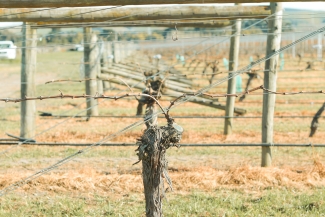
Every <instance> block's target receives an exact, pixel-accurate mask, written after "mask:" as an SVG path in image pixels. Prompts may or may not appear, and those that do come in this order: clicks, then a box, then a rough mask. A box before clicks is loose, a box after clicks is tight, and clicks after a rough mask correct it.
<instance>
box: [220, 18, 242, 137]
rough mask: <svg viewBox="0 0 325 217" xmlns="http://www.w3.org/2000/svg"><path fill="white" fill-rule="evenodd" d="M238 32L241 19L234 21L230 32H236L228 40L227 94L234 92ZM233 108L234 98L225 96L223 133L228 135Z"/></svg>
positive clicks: (238, 42) (238, 43)
mask: <svg viewBox="0 0 325 217" xmlns="http://www.w3.org/2000/svg"><path fill="white" fill-rule="evenodd" d="M240 32H241V19H237V20H235V21H234V25H233V26H232V34H236V35H235V36H234V37H232V38H231V41H230V52H229V63H230V64H229V77H230V79H229V80H228V88H227V93H228V94H235V93H236V77H233V78H231V77H232V76H233V73H234V71H236V70H237V67H238V55H239V46H240ZM234 108H235V98H234V97H227V102H226V118H225V126H224V135H229V134H231V133H232V126H233V118H231V117H232V116H234Z"/></svg>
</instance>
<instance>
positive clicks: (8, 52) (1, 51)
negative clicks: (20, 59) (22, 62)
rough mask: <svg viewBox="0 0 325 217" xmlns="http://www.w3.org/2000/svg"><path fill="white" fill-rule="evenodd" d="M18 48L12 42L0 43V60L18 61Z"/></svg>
mask: <svg viewBox="0 0 325 217" xmlns="http://www.w3.org/2000/svg"><path fill="white" fill-rule="evenodd" d="M16 48H17V46H15V45H14V43H13V42H12V41H0V58H2V59H16Z"/></svg>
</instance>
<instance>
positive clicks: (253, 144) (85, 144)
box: [0, 139, 325, 148]
mask: <svg viewBox="0 0 325 217" xmlns="http://www.w3.org/2000/svg"><path fill="white" fill-rule="evenodd" d="M0 141H2V140H1V139H0ZM17 143H18V142H12V141H8V142H0V145H14V144H17ZM25 145H29V146H33V145H34V146H35V145H38V146H77V147H78V146H82V147H86V146H89V145H92V143H60V142H35V143H25ZM179 145H180V146H181V147H243V146H245V147H261V146H262V147H265V146H275V147H320V148H324V147H325V144H269V143H252V144H247V143H242V144H239V143H232V144H204V143H203V144H198V143H192V144H191V143H184V144H182V143H180V144H179ZM101 146H106V147H129V146H138V145H137V144H135V143H125V142H121V143H102V144H101Z"/></svg>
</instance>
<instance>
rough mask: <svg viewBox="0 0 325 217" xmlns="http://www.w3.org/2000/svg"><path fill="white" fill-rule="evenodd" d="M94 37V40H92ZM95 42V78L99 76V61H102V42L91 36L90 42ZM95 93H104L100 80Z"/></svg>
mask: <svg viewBox="0 0 325 217" xmlns="http://www.w3.org/2000/svg"><path fill="white" fill-rule="evenodd" d="M93 37H94V38H93ZM93 40H94V41H95V43H96V44H95V47H94V56H95V62H94V67H95V70H96V73H97V77H98V76H100V75H101V73H102V71H101V69H102V68H101V59H102V53H103V49H104V47H103V41H102V40H98V39H97V36H96V35H95V34H94V35H92V39H91V41H93ZM97 91H98V93H99V94H103V93H104V85H103V81H102V80H99V79H98V80H97Z"/></svg>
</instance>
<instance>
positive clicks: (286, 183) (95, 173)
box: [0, 156, 325, 195]
mask: <svg viewBox="0 0 325 217" xmlns="http://www.w3.org/2000/svg"><path fill="white" fill-rule="evenodd" d="M169 171H170V172H169V173H170V177H171V179H172V180H173V186H174V190H175V191H177V192H178V193H182V194H186V193H189V192H191V191H193V190H197V191H203V192H209V191H210V192H211V191H215V190H217V189H221V188H222V189H242V190H246V191H260V190H263V189H269V188H283V187H284V188H293V189H299V190H308V189H312V188H315V187H324V186H325V166H324V164H323V163H322V162H321V161H320V160H319V158H318V156H315V157H314V163H313V165H311V166H309V167H306V166H305V167H290V166H284V167H269V168H261V167H253V166H250V165H249V164H243V165H238V166H231V167H230V168H229V169H216V168H214V167H211V166H198V167H195V166H188V167H186V166H180V167H171V168H170V169H169ZM30 174H31V173H30V172H21V171H20V172H16V171H12V172H8V173H7V174H6V175H2V176H0V186H1V188H3V187H6V186H8V185H10V184H11V183H13V182H15V181H18V180H20V179H21V178H23V177H25V176H27V175H30ZM18 191H24V192H42V191H44V192H47V193H54V194H58V193H72V194H101V195H108V194H114V195H123V194H128V193H141V192H143V186H142V178H141V171H140V169H139V168H136V169H132V170H130V169H121V170H116V171H112V172H103V171H100V170H98V169H95V168H93V167H88V166H77V168H76V169H73V170H70V169H69V170H66V171H56V172H52V173H50V174H46V175H43V176H41V177H40V178H38V179H36V180H33V181H31V182H30V183H28V184H26V185H24V186H23V188H21V189H19V190H18Z"/></svg>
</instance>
